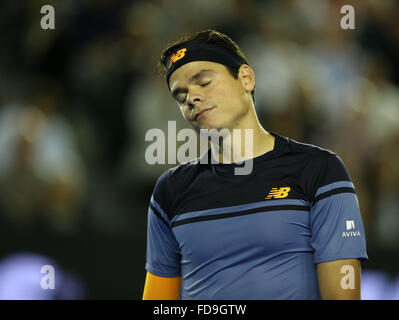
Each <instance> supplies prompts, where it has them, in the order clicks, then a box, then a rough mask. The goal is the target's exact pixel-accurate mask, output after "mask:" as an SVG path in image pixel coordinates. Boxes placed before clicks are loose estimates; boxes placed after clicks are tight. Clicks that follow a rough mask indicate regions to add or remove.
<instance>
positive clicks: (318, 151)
mask: <svg viewBox="0 0 399 320" xmlns="http://www.w3.org/2000/svg"><path fill="white" fill-rule="evenodd" d="M284 139H285V140H286V143H285V145H284V148H283V153H282V154H283V156H289V155H294V156H297V158H298V160H302V161H303V162H305V163H306V165H307V166H312V167H313V172H314V171H316V170H317V169H320V170H322V169H326V167H330V168H333V167H344V166H345V165H344V163H343V161H342V159H341V158H340V157H339V155H338V154H336V153H335V152H334V151H332V150H329V149H326V148H322V147H320V146H317V145H314V144H310V143H304V142H299V141H296V140H294V139H291V138H287V137H284Z"/></svg>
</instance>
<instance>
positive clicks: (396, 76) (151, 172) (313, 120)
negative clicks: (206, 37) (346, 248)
mask: <svg viewBox="0 0 399 320" xmlns="http://www.w3.org/2000/svg"><path fill="white" fill-rule="evenodd" d="M46 4H49V5H52V6H53V7H54V9H55V27H56V28H55V30H43V29H41V27H40V20H41V18H42V17H43V14H41V13H40V8H41V7H42V6H43V5H46ZM346 4H350V5H352V6H353V7H354V8H355V13H356V16H355V17H356V18H355V30H342V29H341V27H340V20H341V17H342V14H340V8H341V7H342V6H343V5H346ZM398 18H399V1H393V0H392V1H391V0H383V1H378V0H374V1H372V0H364V1H363V0H362V1H360V0H359V1H334V0H329V1H327V0H326V1H317V0H300V1H294V0H280V1H277V0H269V1H266V0H265V1H261V0H258V1H255V0H252V1H242V0H218V1H212V0H192V1H180V0H169V1H166V0H152V1H148V0H147V1H132V0H129V1H112V0H83V1H77V0H68V1H50V0H48V1H37V0H29V1H2V2H1V4H0V190H1V191H0V235H1V238H0V299H9V298H24V297H27V298H35V297H37V298H43V299H52V298H67V299H140V298H141V295H142V290H143V286H144V278H145V270H144V265H145V247H146V225H147V206H148V203H149V200H150V197H151V193H152V189H153V187H154V183H155V181H156V179H157V178H158V177H159V175H160V174H161V173H162V172H164V171H165V170H166V169H167V168H169V167H172V166H174V165H173V164H172V165H149V164H148V163H147V162H146V161H145V157H144V154H145V149H146V147H147V146H148V145H149V142H146V141H145V138H144V137H145V133H146V131H147V130H149V129H151V128H160V129H162V130H164V132H167V121H168V120H171V121H174V120H176V121H177V127H178V130H179V129H181V128H185V127H186V124H185V122H184V120H183V117H182V116H181V114H180V111H179V110H178V107H177V106H176V104H175V103H174V102H173V100H172V99H171V97H170V95H169V92H168V90H167V87H166V85H165V80H164V79H163V78H159V77H157V75H156V73H155V67H156V63H157V59H158V58H159V54H160V52H161V51H162V49H163V48H164V47H165V46H166V45H167V43H168V42H170V41H172V40H174V39H176V38H178V37H180V36H182V35H183V34H187V33H190V32H195V31H199V30H202V29H208V28H213V29H217V30H219V31H221V32H224V33H226V34H228V35H229V36H230V37H232V39H234V40H235V41H236V42H237V44H238V45H239V46H240V47H241V48H242V50H243V51H244V53H245V54H246V56H247V58H248V60H249V63H250V65H251V67H252V68H253V69H254V71H255V76H256V81H257V82H256V108H257V112H258V115H259V118H260V121H261V123H262V124H263V125H264V127H265V129H266V130H271V131H275V132H277V133H279V134H281V135H285V136H289V137H290V138H293V139H295V140H298V141H301V142H306V143H312V144H316V145H319V146H321V147H324V148H328V149H331V150H333V151H334V152H336V153H337V154H339V155H340V156H341V158H342V159H343V160H344V162H345V164H346V166H347V168H348V170H349V172H350V174H351V176H352V179H353V181H354V184H355V186H356V189H357V194H358V197H359V203H360V207H361V211H362V215H363V221H364V225H365V229H366V236H367V249H368V254H369V258H370V260H369V261H368V262H367V263H366V264H365V265H364V266H363V278H362V279H363V288H362V291H363V293H362V295H363V298H369V299H384V298H385V299H399V232H398V230H399V28H398V27H397V21H398ZM46 263H49V264H52V265H57V267H56V268H55V272H56V287H57V290H55V291H54V292H50V291H48V293H47V296H43V290H42V289H40V288H39V289H37V290H36V289H35V288H36V287H35V286H36V285H37V282H35V281H36V280H34V281H33V280H31V282H29V283H31V284H30V285H29V284H28V282H27V281H28V280H26V281H25V280H24V279H25V278H24V276H25V277H26V278H28V276H27V275H29V274H31V273H35V272H36V271H37V268H38V266H40V265H43V264H46ZM30 279H31V278H30ZM61 279H67V280H64V281H61ZM32 287H34V288H33V289H32ZM31 289H32V291H29V290H31ZM28 291H29V292H31V293H29V294H28V293H27V292H28Z"/></svg>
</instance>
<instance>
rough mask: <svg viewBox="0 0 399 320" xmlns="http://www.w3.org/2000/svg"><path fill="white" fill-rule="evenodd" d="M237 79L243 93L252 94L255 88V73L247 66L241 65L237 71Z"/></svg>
mask: <svg viewBox="0 0 399 320" xmlns="http://www.w3.org/2000/svg"><path fill="white" fill-rule="evenodd" d="M238 78H239V79H240V80H241V83H242V85H243V86H244V88H245V91H247V92H252V90H253V89H254V88H255V73H254V71H253V70H252V69H251V67H250V66H249V65H247V64H243V65H242V66H241V67H240V69H238Z"/></svg>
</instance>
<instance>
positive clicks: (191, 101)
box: [187, 92, 203, 110]
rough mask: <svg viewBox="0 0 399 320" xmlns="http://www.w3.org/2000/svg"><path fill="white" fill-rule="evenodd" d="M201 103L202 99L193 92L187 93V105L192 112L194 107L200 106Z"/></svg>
mask: <svg viewBox="0 0 399 320" xmlns="http://www.w3.org/2000/svg"><path fill="white" fill-rule="evenodd" d="M202 101H203V99H202V97H201V96H200V95H199V94H198V93H195V92H191V93H190V92H189V93H188V96H187V105H188V107H189V108H190V109H191V110H192V109H194V108H195V106H196V105H198V104H200V103H201V102H202Z"/></svg>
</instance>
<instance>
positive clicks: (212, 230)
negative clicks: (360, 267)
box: [146, 132, 368, 300]
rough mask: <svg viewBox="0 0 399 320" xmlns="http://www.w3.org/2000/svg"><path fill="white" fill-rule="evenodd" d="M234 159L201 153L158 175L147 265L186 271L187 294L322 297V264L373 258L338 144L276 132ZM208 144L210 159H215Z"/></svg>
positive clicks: (165, 273)
mask: <svg viewBox="0 0 399 320" xmlns="http://www.w3.org/2000/svg"><path fill="white" fill-rule="evenodd" d="M270 134H272V135H273V136H274V137H275V145H274V149H273V150H271V151H269V152H267V153H265V154H263V155H261V156H258V157H255V158H253V159H252V161H253V168H252V172H251V173H250V174H248V175H235V174H234V173H235V171H234V169H235V168H237V167H242V166H243V165H241V166H238V165H237V164H234V163H232V164H223V163H218V164H212V163H211V161H208V164H202V163H203V159H202V160H201V158H197V159H195V160H193V161H190V162H188V163H184V164H180V165H178V166H177V167H174V168H172V169H169V170H167V171H166V172H164V173H163V174H162V175H161V176H160V177H159V179H158V180H157V182H156V184H155V187H154V191H153V194H152V197H151V201H150V205H149V209H148V230H147V254H146V270H148V271H149V272H151V273H152V274H154V275H157V276H160V277H177V276H181V277H182V280H181V289H180V298H181V299H183V300H184V299H203V300H210V299H217V300H224V299H226V300H246V299H248V300H263V299H320V292H319V287H318V281H317V272H316V264H318V263H321V262H326V261H333V260H339V259H352V258H357V259H360V260H361V262H365V261H366V260H367V259H368V256H367V252H366V241H365V232H364V227H363V222H362V218H361V213H360V210H359V203H358V199H357V196H356V191H355V187H354V185H353V183H352V181H351V178H350V176H349V173H348V171H347V169H346V168H345V165H344V163H343V161H342V160H341V159H340V157H339V156H338V155H337V154H335V153H334V152H332V151H330V150H326V149H322V148H320V147H317V146H314V145H311V144H304V143H300V142H297V141H295V140H293V139H290V138H287V137H283V136H280V135H278V134H276V133H274V132H270ZM211 156H212V153H211V151H210V149H209V150H208V152H207V153H206V154H205V155H204V156H203V157H208V159H209V160H210V157H211Z"/></svg>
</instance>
